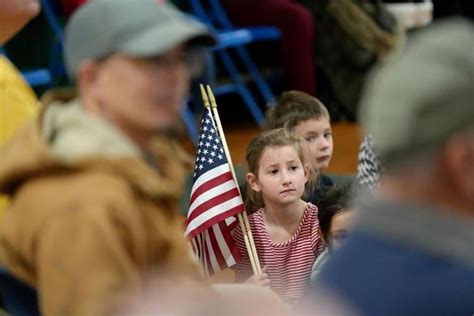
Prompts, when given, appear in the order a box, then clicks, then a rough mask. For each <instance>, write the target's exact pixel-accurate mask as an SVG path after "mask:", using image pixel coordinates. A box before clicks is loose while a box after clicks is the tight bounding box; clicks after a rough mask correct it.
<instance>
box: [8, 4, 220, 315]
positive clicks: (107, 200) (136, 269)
mask: <svg viewBox="0 0 474 316" xmlns="http://www.w3.org/2000/svg"><path fill="white" fill-rule="evenodd" d="M213 43H214V38H213V37H212V36H211V35H210V34H209V32H208V30H207V29H206V28H205V26H204V25H202V24H201V23H199V22H197V21H195V20H193V19H191V18H189V17H188V16H186V15H184V14H182V13H181V12H179V11H178V10H177V9H176V8H175V7H173V6H172V5H170V4H166V3H164V1H156V0H133V1H131V0H95V1H91V2H90V3H87V4H85V5H84V6H82V7H81V8H79V9H78V10H77V11H76V12H75V14H74V15H73V16H72V17H71V19H70V20H69V23H68V24H67V25H66V29H65V61H66V65H67V70H68V72H69V75H70V76H71V77H73V78H74V79H75V80H76V82H77V88H78V97H77V98H76V99H74V100H72V101H70V102H68V103H59V102H56V103H55V102H53V103H51V104H47V105H45V106H44V108H42V110H41V113H39V114H38V116H36V117H35V119H34V120H32V121H31V122H30V123H29V124H27V125H25V126H24V128H22V129H21V130H20V131H19V132H18V133H17V135H16V136H15V138H14V139H13V140H12V141H11V142H9V143H8V144H6V145H5V146H3V147H2V148H1V149H0V192H2V193H6V194H8V195H10V197H11V205H10V207H9V208H8V209H7V210H6V212H5V216H4V220H3V221H2V223H1V227H0V263H1V264H2V265H4V266H5V267H6V269H7V270H8V271H9V272H10V273H12V274H13V275H14V276H15V277H17V278H18V279H20V280H22V281H24V282H26V283H27V284H29V285H31V286H32V287H33V288H35V289H36V290H37V291H38V294H39V305H40V309H41V312H42V313H44V314H45V315H100V314H103V311H104V308H106V307H105V305H107V304H108V302H110V301H111V300H113V299H114V296H115V294H116V293H118V292H120V291H121V289H122V288H124V287H127V286H130V285H132V286H133V285H138V286H139V284H140V282H141V281H142V280H143V279H144V278H145V277H144V275H145V274H146V275H147V277H152V276H153V272H154V271H160V273H165V274H170V275H173V274H177V275H179V276H182V277H183V278H186V277H189V278H190V279H197V280H200V278H201V274H200V271H199V267H198V265H197V262H196V261H195V260H194V259H193V257H192V256H191V253H190V250H189V248H188V247H187V245H186V244H185V240H184V238H183V233H182V227H181V220H180V219H179V217H178V216H177V211H176V210H177V207H178V199H179V198H180V196H181V188H182V176H183V174H184V172H185V162H184V159H182V156H183V155H182V151H180V150H179V148H178V147H177V146H176V145H173V144H172V142H170V141H169V139H170V138H172V135H173V134H174V133H175V131H176V129H177V128H178V126H179V125H180V124H181V121H180V107H181V105H182V104H183V101H184V99H185V97H186V94H187V90H188V86H189V81H190V76H191V74H192V72H193V70H195V69H197V67H198V66H199V61H198V60H199V56H198V55H199V54H198V53H196V52H197V51H198V48H199V47H203V46H208V45H212V44H213Z"/></svg>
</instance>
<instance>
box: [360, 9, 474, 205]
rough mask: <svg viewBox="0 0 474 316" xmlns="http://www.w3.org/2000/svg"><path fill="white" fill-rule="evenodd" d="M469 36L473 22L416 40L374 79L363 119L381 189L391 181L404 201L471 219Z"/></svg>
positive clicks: (473, 66) (449, 24) (473, 136)
mask: <svg viewBox="0 0 474 316" xmlns="http://www.w3.org/2000/svg"><path fill="white" fill-rule="evenodd" d="M473 34H474V26H473V24H472V22H471V21H469V20H463V19H461V18H454V19H447V20H444V21H441V22H438V23H434V24H432V25H431V26H429V27H427V28H426V29H425V30H421V31H419V32H418V33H416V34H414V37H413V39H412V41H411V42H409V43H408V46H407V48H406V49H405V51H404V52H403V53H402V54H401V55H400V56H399V57H398V59H396V60H395V61H394V62H393V63H391V64H389V65H388V66H386V67H384V68H382V69H381V70H380V71H378V72H377V73H376V74H375V75H374V77H373V78H372V80H371V84H370V85H369V86H368V89H367V91H366V92H365V96H364V98H363V99H362V102H361V115H360V117H361V119H362V120H363V122H364V125H365V126H366V128H367V129H368V132H370V133H371V134H372V136H373V139H374V143H375V146H376V150H377V151H378V152H379V154H380V157H381V159H382V161H383V162H384V165H385V169H386V176H385V177H383V178H382V185H383V186H384V187H386V184H387V183H388V182H387V180H388V179H390V180H391V181H392V182H391V183H392V184H394V183H398V185H397V192H403V194H404V195H405V197H406V196H407V194H411V195H412V196H411V197H410V198H412V199H416V200H424V201H425V202H427V201H429V202H430V203H435V204H444V205H446V206H448V207H450V208H455V209H465V210H470V213H472V210H473V209H474V180H473V179H474V106H473V100H474V89H473V87H472V82H473V78H474V54H473V51H472V43H473V40H474V35H473ZM393 181H396V182H393ZM402 182H403V183H402ZM384 183H385V184H384ZM415 186H416V188H415ZM391 191H392V193H393V186H392V190H391Z"/></svg>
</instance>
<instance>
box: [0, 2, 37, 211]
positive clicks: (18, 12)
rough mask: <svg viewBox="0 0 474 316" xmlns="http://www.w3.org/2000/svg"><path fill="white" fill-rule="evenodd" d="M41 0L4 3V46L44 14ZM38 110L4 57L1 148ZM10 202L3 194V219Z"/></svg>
mask: <svg viewBox="0 0 474 316" xmlns="http://www.w3.org/2000/svg"><path fill="white" fill-rule="evenodd" d="M40 9H41V6H40V2H39V1H37V0H0V46H2V45H3V44H5V43H6V42H7V41H8V40H9V39H10V38H11V37H12V36H13V35H15V34H16V33H17V32H18V31H19V30H20V29H21V28H22V27H24V26H25V25H26V23H27V22H28V21H29V20H30V19H32V18H34V17H35V16H36V15H37V14H38V13H39V12H40ZM37 109H38V100H37V99H36V95H35V93H34V92H33V90H31V88H30V87H29V86H28V84H27V83H26V82H25V80H24V79H23V78H22V77H21V75H20V73H19V71H18V70H17V69H16V68H15V66H13V65H12V64H11V63H10V61H8V59H6V58H5V57H4V56H3V55H1V54H0V145H2V144H4V143H6V142H7V140H9V139H10V138H11V137H12V136H13V134H14V133H15V132H16V130H17V128H18V127H19V126H20V125H21V124H22V123H23V122H24V121H25V120H26V119H28V118H29V117H31V116H33V115H34V113H35V112H36V110H37ZM6 206H7V199H6V197H5V196H2V195H1V194H0V217H1V216H2V214H3V211H4V209H5V208H6Z"/></svg>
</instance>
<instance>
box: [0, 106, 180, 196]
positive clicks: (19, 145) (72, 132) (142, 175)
mask: <svg viewBox="0 0 474 316" xmlns="http://www.w3.org/2000/svg"><path fill="white" fill-rule="evenodd" d="M78 102H79V101H78V100H73V101H71V102H69V103H66V104H59V103H52V104H49V105H48V106H45V107H44V108H42V111H41V112H40V113H39V115H38V116H37V117H36V118H35V119H34V120H32V121H30V122H29V123H28V124H26V125H25V126H24V127H23V128H22V129H20V131H19V132H18V134H17V135H16V137H14V139H13V140H12V141H10V142H9V143H8V144H6V145H5V146H4V147H2V148H1V149H0V157H1V158H0V160H1V164H0V191H1V192H5V193H12V192H13V191H14V190H15V188H16V187H17V186H18V185H19V184H20V183H21V182H22V181H23V180H25V179H27V178H30V177H32V176H40V175H41V174H48V173H49V172H53V171H70V172H74V171H78V170H85V169H87V170H93V169H97V170H102V171H104V172H111V173H114V174H116V175H118V176H120V177H123V178H125V179H127V181H129V182H130V183H131V184H132V185H133V186H134V187H135V188H136V189H137V190H139V191H141V192H142V193H144V194H146V195H149V196H152V197H154V198H161V197H179V196H180V195H181V192H182V178H184V173H185V168H184V163H183V161H182V160H181V159H180V154H181V153H179V150H178V147H177V146H176V145H175V144H173V142H171V141H169V140H167V139H164V138H160V137H157V139H156V140H155V141H154V142H153V148H152V151H153V152H154V153H156V160H157V164H156V165H157V166H159V168H158V169H155V168H152V167H151V166H150V165H148V164H147V163H146V162H145V160H144V158H143V155H142V152H141V151H140V149H139V148H138V147H137V146H136V145H135V144H134V143H133V142H131V141H130V140H129V139H128V138H127V137H126V136H125V135H124V134H122V133H121V132H120V131H119V130H118V129H116V128H115V127H114V126H112V125H111V124H109V123H108V122H106V121H105V120H103V119H100V118H97V117H93V116H91V115H89V114H87V113H85V112H84V111H82V110H81V108H80V106H79V104H78Z"/></svg>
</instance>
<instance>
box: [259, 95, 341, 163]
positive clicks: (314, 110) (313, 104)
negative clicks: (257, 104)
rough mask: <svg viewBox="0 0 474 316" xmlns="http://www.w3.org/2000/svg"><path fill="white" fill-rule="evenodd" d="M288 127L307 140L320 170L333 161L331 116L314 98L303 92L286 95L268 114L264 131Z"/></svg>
mask: <svg viewBox="0 0 474 316" xmlns="http://www.w3.org/2000/svg"><path fill="white" fill-rule="evenodd" d="M282 127H286V128H288V129H290V130H291V131H293V132H295V133H296V134H297V135H298V136H300V137H302V138H304V139H305V140H306V142H307V144H308V146H309V149H310V151H311V155H312V156H313V158H314V159H315V161H316V166H317V168H318V169H319V170H323V169H326V168H327V167H328V165H329V162H330V161H331V157H332V152H333V139H332V130H331V122H330V117H329V112H328V110H327V109H326V107H325V106H324V105H323V104H322V103H321V102H320V101H319V100H318V99H317V98H315V97H313V96H311V95H309V94H306V93H304V92H301V91H287V92H284V93H283V94H282V96H281V98H280V100H279V101H278V103H277V104H276V106H274V107H272V108H270V109H269V110H268V111H267V114H266V121H265V128H266V129H274V128H282Z"/></svg>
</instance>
